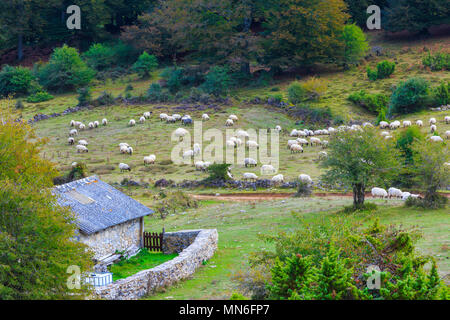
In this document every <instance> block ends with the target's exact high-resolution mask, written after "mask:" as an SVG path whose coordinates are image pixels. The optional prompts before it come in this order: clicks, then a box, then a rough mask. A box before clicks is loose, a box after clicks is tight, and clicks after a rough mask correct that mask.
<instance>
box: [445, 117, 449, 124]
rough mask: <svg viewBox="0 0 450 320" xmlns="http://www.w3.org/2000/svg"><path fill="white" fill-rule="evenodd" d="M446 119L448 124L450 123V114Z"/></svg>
mask: <svg viewBox="0 0 450 320" xmlns="http://www.w3.org/2000/svg"><path fill="white" fill-rule="evenodd" d="M444 120H445V123H446V124H449V123H450V116H445V118H444Z"/></svg>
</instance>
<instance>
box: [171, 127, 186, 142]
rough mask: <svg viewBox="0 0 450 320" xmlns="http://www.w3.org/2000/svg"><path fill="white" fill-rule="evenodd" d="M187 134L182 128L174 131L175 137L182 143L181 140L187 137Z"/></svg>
mask: <svg viewBox="0 0 450 320" xmlns="http://www.w3.org/2000/svg"><path fill="white" fill-rule="evenodd" d="M188 133H189V132H188V131H187V130H186V129H183V128H178V129H177V130H175V133H174V134H175V137H178V138H179V139H180V141H183V138H184V136H185V135H187V134H188Z"/></svg>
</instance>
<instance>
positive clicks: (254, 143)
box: [246, 140, 259, 149]
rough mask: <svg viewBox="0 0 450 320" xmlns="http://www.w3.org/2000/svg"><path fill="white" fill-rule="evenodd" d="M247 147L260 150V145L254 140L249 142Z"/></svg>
mask: <svg viewBox="0 0 450 320" xmlns="http://www.w3.org/2000/svg"><path fill="white" fill-rule="evenodd" d="M246 145H247V148H249V149H254V148H256V149H258V148H259V144H258V143H257V142H256V141H253V140H249V141H247V144H246Z"/></svg>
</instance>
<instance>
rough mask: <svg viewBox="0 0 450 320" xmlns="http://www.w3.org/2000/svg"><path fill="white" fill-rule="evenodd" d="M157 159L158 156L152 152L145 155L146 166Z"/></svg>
mask: <svg viewBox="0 0 450 320" xmlns="http://www.w3.org/2000/svg"><path fill="white" fill-rule="evenodd" d="M155 161H156V156H155V155H154V154H151V155H149V156H146V157H144V166H145V165H147V164H154V163H155Z"/></svg>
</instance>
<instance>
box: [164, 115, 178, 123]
mask: <svg viewBox="0 0 450 320" xmlns="http://www.w3.org/2000/svg"><path fill="white" fill-rule="evenodd" d="M176 121H177V120H176V119H175V118H174V117H173V116H167V117H166V123H175V122H176Z"/></svg>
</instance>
